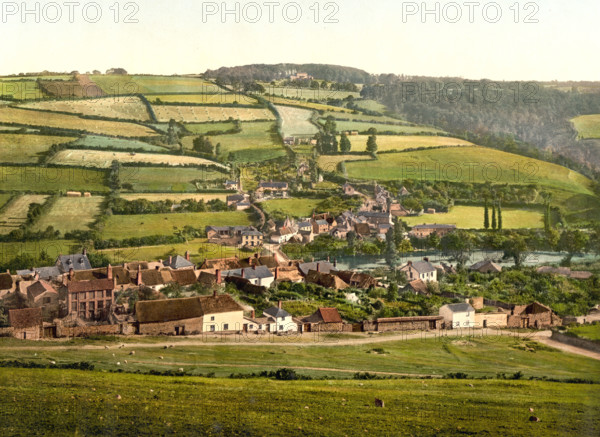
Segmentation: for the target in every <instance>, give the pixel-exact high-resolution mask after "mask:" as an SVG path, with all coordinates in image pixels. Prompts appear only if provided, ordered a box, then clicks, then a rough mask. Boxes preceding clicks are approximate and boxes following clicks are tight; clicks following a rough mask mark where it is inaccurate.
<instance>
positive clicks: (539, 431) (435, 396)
mask: <svg viewBox="0 0 600 437" xmlns="http://www.w3.org/2000/svg"><path fill="white" fill-rule="evenodd" d="M0 387H1V388H2V391H3V394H4V396H2V398H1V399H0V409H2V411H4V412H5V414H4V415H3V423H2V425H1V427H2V429H3V430H4V432H3V433H4V434H5V435H15V436H30V435H38V434H40V431H41V430H43V433H44V435H53V436H54V435H56V436H58V435H65V434H69V435H150V434H151V435H184V436H191V435H231V436H233V435H248V436H252V435H310V436H323V435H327V436H348V435H358V434H361V435H362V434H366V435H444V436H446V435H448V436H450V435H457V434H469V435H493V434H501V435H521V436H525V435H532V436H533V435H547V436H559V435H564V436H567V435H580V436H593V435H597V434H598V432H599V431H600V428H599V425H598V420H597V417H598V413H597V410H596V406H597V403H598V401H599V395H598V387H597V386H596V385H592V386H588V385H581V384H557V383H551V382H527V381H523V382H521V381H472V384H468V383H467V382H465V381H457V380H454V381H452V380H440V381H435V380H434V381H424V380H403V381H362V382H361V381H351V380H350V381H275V380H272V379H265V378H260V379H251V380H231V379H210V378H199V377H160V376H149V375H123V374H117V373H113V374H105V373H100V372H89V371H88V372H85V371H76V370H54V369H1V370H0ZM490 393H494V396H493V397H490ZM375 398H380V399H383V400H385V408H375V406H374V399H375ZM182 406H185V407H184V408H182ZM248 406H251V408H249V407H248ZM531 407H535V414H536V415H538V416H541V417H542V420H541V422H537V423H532V422H529V420H528V418H529V416H530V415H531V414H530V413H529V411H528V409H529V408H531Z"/></svg>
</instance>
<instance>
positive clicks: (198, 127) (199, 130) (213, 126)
mask: <svg viewBox="0 0 600 437" xmlns="http://www.w3.org/2000/svg"><path fill="white" fill-rule="evenodd" d="M257 124H258V123H257ZM234 127H235V126H234V124H233V123H230V122H228V121H225V122H222V123H188V124H186V125H185V128H186V129H187V130H189V131H190V132H192V133H194V134H196V135H206V133H207V132H210V131H228V130H230V129H233V128H234Z"/></svg>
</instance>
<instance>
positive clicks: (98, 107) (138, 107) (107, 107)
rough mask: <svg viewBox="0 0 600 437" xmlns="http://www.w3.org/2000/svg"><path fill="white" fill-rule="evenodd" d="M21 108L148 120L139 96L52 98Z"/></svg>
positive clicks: (144, 106) (146, 111)
mask: <svg viewBox="0 0 600 437" xmlns="http://www.w3.org/2000/svg"><path fill="white" fill-rule="evenodd" d="M21 107H23V108H32V109H41V110H44V111H58V112H69V113H73V114H82V115H88V116H95V117H107V118H122V119H125V120H136V121H150V116H149V115H148V110H147V108H146V105H144V103H142V101H141V100H140V98H139V97H106V98H99V99H88V100H72V99H70V100H53V101H44V102H32V103H27V104H25V105H21Z"/></svg>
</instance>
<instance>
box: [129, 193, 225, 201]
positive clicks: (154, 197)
mask: <svg viewBox="0 0 600 437" xmlns="http://www.w3.org/2000/svg"><path fill="white" fill-rule="evenodd" d="M120 197H122V198H123V199H125V200H129V201H131V200H138V199H146V200H149V201H150V202H158V201H160V200H172V201H173V202H180V201H182V200H187V199H194V200H195V201H199V200H204V201H205V202H208V201H209V200H214V199H219V200H222V201H225V199H226V198H227V194H175V193H145V194H121V196H120Z"/></svg>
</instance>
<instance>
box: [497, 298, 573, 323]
mask: <svg viewBox="0 0 600 437" xmlns="http://www.w3.org/2000/svg"><path fill="white" fill-rule="evenodd" d="M507 323H508V327H509V328H535V329H541V328H548V327H550V326H558V325H560V324H561V323H562V320H561V319H560V317H558V316H557V315H555V314H554V313H553V312H552V310H551V309H550V308H549V307H547V306H546V305H542V304H541V303H539V302H534V303H530V304H529V305H517V306H515V307H514V308H513V309H512V311H511V313H510V315H508V322H507Z"/></svg>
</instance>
